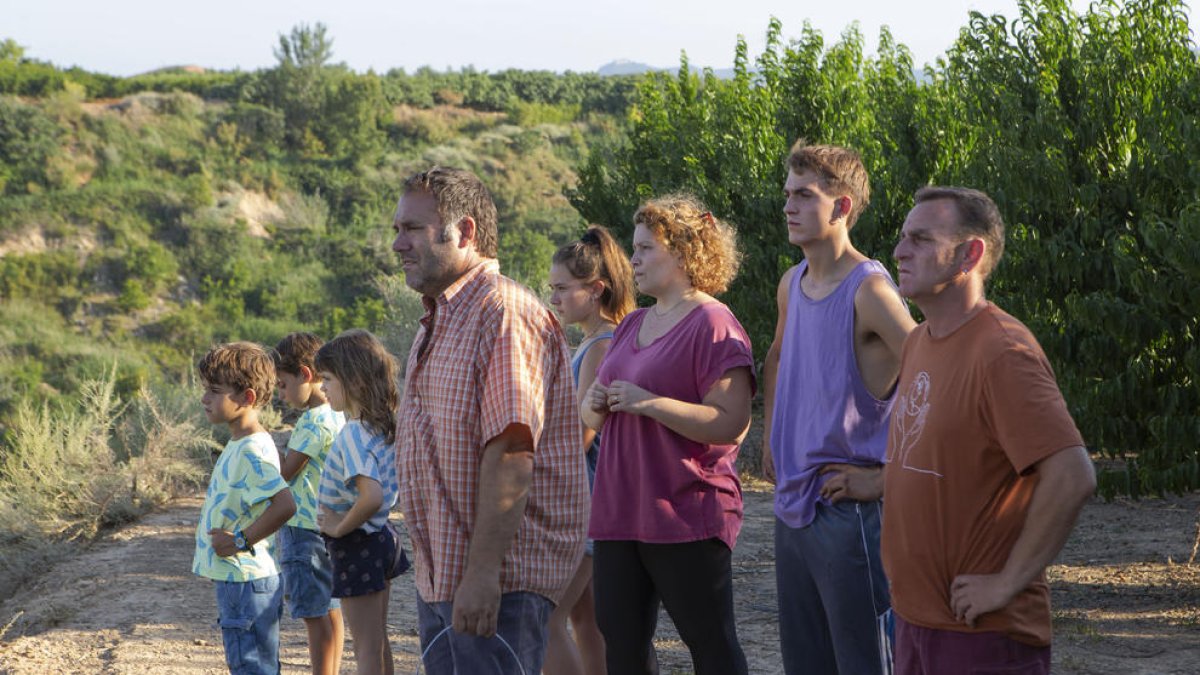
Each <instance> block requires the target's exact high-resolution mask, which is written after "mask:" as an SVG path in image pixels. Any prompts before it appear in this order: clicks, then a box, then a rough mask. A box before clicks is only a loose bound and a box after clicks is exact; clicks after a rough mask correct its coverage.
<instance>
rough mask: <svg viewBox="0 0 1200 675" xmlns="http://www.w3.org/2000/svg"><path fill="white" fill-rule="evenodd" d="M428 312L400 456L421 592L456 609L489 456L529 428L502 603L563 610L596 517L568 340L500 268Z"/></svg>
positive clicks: (433, 302) (403, 410) (409, 384)
mask: <svg viewBox="0 0 1200 675" xmlns="http://www.w3.org/2000/svg"><path fill="white" fill-rule="evenodd" d="M424 302H425V308H426V314H425V316H424V317H423V318H422V319H421V327H420V328H419V329H418V331H417V334H416V337H415V338H414V340H413V346H412V349H411V350H410V352H409V356H408V364H407V367H406V377H405V388H404V398H403V400H402V401H401V404H400V422H399V427H398V431H397V448H396V452H397V472H398V474H399V479H400V508H401V510H402V511H403V512H404V520H405V524H406V525H407V527H408V533H409V537H410V539H411V540H412V545H413V552H414V555H415V558H416V565H415V571H416V585H417V592H418V593H420V595H421V598H422V599H423V600H424V601H425V602H448V601H452V600H453V599H454V592H455V590H456V589H457V588H458V584H459V581H460V580H461V579H462V576H463V572H464V571H465V568H466V562H467V550H468V546H469V542H470V538H471V531H472V529H473V528H474V526H475V504H476V500H477V496H478V487H479V466H480V461H481V459H482V455H483V448H484V446H485V445H486V444H487V443H488V441H490V440H491V439H493V438H495V437H496V436H498V435H500V433H501V432H502V431H504V429H505V428H506V427H508V426H509V425H510V424H522V425H525V426H526V427H528V428H529V430H530V431H531V432H532V436H533V443H534V453H533V480H532V483H531V485H530V489H529V499H528V502H527V503H526V505H525V513H524V515H523V517H522V519H521V525H520V528H519V529H518V530H517V535H516V537H515V538H514V539H513V541H512V545H511V546H510V548H509V549H508V552H507V553H506V554H505V556H504V563H503V568H502V571H501V576H500V587H501V592H502V593H510V592H514V591H530V592H534V593H538V594H541V595H544V596H546V597H547V598H550V599H551V600H553V601H554V602H558V600H559V597H560V595H561V593H562V591H563V589H564V587H565V586H566V584H567V582H568V581H569V580H570V578H571V576H572V575H573V573H574V571H575V568H576V566H577V565H578V564H579V559H580V557H581V556H582V553H583V544H584V536H585V532H586V526H587V520H588V507H589V495H588V485H587V474H586V469H585V466H584V456H583V453H582V452H580V450H579V448H580V443H581V442H582V437H581V431H580V423H579V414H578V412H577V411H576V407H575V405H576V398H575V391H574V389H575V388H574V385H573V382H572V378H571V370H570V357H569V354H568V350H567V343H566V339H565V337H564V336H563V332H562V328H561V327H560V326H559V324H558V321H557V320H556V319H555V318H554V317H553V315H551V313H550V312H549V310H547V309H546V307H545V306H543V305H542V303H541V301H540V300H538V298H537V297H536V296H535V295H534V294H533V293H531V292H530V291H529V290H528V289H526V288H525V287H524V286H522V285H520V284H518V283H517V282H515V281H513V280H511V279H509V278H507V277H504V276H502V275H501V274H500V268H499V264H498V263H497V262H496V261H495V260H487V261H485V262H483V263H481V264H479V265H478V266H476V267H474V268H473V269H471V270H470V271H469V272H467V273H466V274H464V275H463V276H462V278H460V279H458V280H457V281H456V282H455V283H454V284H453V285H451V286H450V287H449V288H447V289H446V291H445V292H443V293H442V294H441V295H440V296H438V297H437V298H436V299H431V298H424Z"/></svg>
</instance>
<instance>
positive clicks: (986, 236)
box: [913, 185, 1004, 279]
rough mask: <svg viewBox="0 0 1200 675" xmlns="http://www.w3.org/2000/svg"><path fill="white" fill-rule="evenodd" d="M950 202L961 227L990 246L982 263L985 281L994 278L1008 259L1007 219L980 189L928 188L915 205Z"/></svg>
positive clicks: (920, 193)
mask: <svg viewBox="0 0 1200 675" xmlns="http://www.w3.org/2000/svg"><path fill="white" fill-rule="evenodd" d="M937 199H946V200H949V201H950V202H952V203H953V204H954V208H955V209H956V210H957V211H958V223H957V224H958V227H959V229H961V230H963V231H964V232H965V233H966V234H968V235H973V236H977V237H979V238H980V239H982V240H983V241H984V243H985V244H987V245H986V246H985V247H984V249H985V250H984V259H983V260H982V261H980V263H979V264H980V266H981V267H980V270H981V271H982V272H983V278H984V279H987V278H988V277H990V276H991V275H992V272H993V271H994V270H995V269H996V266H997V265H999V264H1000V258H1001V257H1003V256H1004V218H1002V217H1001V216H1000V209H999V207H997V206H996V202H994V201H992V198H991V197H989V196H987V194H986V193H984V192H980V191H979V190H973V189H971V188H965V187H953V186H943V185H927V186H925V187H923V188H921V189H919V190H917V194H916V195H915V197H914V198H913V200H914V203H915V204H920V203H922V202H931V201H934V200H937Z"/></svg>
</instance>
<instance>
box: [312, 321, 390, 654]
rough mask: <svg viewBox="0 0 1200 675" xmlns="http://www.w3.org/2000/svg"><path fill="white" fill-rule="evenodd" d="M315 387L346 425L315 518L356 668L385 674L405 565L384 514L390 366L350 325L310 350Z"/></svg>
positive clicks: (369, 338)
mask: <svg viewBox="0 0 1200 675" xmlns="http://www.w3.org/2000/svg"><path fill="white" fill-rule="evenodd" d="M316 366H317V374H318V376H319V377H320V378H321V389H322V390H323V391H324V393H325V397H326V398H327V399H328V401H329V404H330V405H331V406H332V407H333V409H334V410H338V411H341V412H342V413H344V414H345V415H346V418H347V422H346V426H344V427H342V430H341V432H340V433H339V434H338V436H337V438H336V439H334V441H333V447H332V448H331V449H330V451H329V458H328V459H327V460H326V462H325V470H324V472H323V473H322V475H321V488H320V500H321V506H320V512H319V514H318V516H317V522H318V524H319V526H320V529H321V533H322V534H324V535H325V545H326V548H327V549H328V551H329V557H330V559H331V561H332V563H333V597H335V598H341V600H342V608H343V611H344V613H345V617H346V623H348V624H349V626H350V635H351V636H353V638H354V656H355V660H356V661H357V666H358V672H359V673H389V674H390V673H391V672H392V671H393V665H392V650H391V646H390V644H389V643H388V637H387V606H388V596H389V593H390V591H391V579H393V578H394V577H396V576H399V575H400V574H401V573H402V572H404V570H406V569H407V568H408V559H407V558H406V557H405V555H404V550H403V549H402V548H401V547H400V539H399V536H398V534H397V532H396V529H395V528H394V527H393V526H392V525H391V523H389V522H388V511H390V510H391V508H392V505H394V504H395V503H396V496H397V494H398V493H399V488H398V485H397V482H396V453H395V448H394V447H393V446H394V445H395V442H396V418H395V416H396V407H397V405H398V402H399V398H400V397H399V393H398V391H397V387H396V365H395V361H394V360H393V359H392V356H391V354H389V353H388V352H387V350H386V349H385V348H384V346H383V344H382V343H380V342H379V340H378V339H377V338H376V337H375V336H374V335H371V334H370V333H368V332H367V331H364V330H350V331H346V332H345V333H342V334H341V335H339V336H337V337H336V338H334V339H333V340H330V341H329V342H328V343H326V344H325V345H324V346H323V347H321V349H320V350H318V351H317V357H316Z"/></svg>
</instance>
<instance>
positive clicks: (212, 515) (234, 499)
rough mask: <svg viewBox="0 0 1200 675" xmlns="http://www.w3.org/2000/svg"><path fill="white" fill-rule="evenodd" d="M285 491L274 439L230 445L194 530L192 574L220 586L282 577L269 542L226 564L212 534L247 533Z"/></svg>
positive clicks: (262, 435)
mask: <svg viewBox="0 0 1200 675" xmlns="http://www.w3.org/2000/svg"><path fill="white" fill-rule="evenodd" d="M286 489H287V483H286V482H284V480H283V476H281V475H279V451H278V450H276V449H275V442H274V441H273V440H271V434H268V433H267V432H265V431H261V432H259V433H256V434H250V435H249V436H245V437H243V438H240V439H238V440H236V441H229V443H228V444H226V445H225V449H224V450H222V451H221V456H220V457H219V458H218V459H217V463H216V465H215V466H213V473H212V478H211V479H209V481H208V493H207V495H206V496H205V498H204V506H203V507H202V508H201V510H200V523H199V524H198V525H197V526H196V554H195V555H194V556H193V557H192V572H194V573H195V574H197V575H199V576H202V577H206V578H208V579H215V580H217V581H251V580H253V579H262V578H264V577H270V576H274V575H276V574H278V573H279V568H278V567H276V566H275V560H274V558H272V557H271V554H270V553H269V552H268V550H267V548H268V544H267V542H266V541H260V542H258V543H257V544H255V545H254V549H253V550H252V551H250V552H246V551H238V552H237V554H235V555H232V556H229V557H227V558H222V557H221V556H219V555H217V554H216V551H214V550H213V547H212V540H211V538H210V537H209V535H208V531H209V530H212V529H218V530H227V531H229V532H233V531H235V530H244V529H245V528H247V527H249V526H250V524H251V523H253V522H254V521H256V520H258V518H259V516H261V515H262V514H263V511H266V510H267V506H269V505H270V502H271V498H272V497H274V496H275V494H276V493H278V492H279V491H281V490H286Z"/></svg>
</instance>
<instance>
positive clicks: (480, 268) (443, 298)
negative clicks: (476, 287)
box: [421, 258, 500, 312]
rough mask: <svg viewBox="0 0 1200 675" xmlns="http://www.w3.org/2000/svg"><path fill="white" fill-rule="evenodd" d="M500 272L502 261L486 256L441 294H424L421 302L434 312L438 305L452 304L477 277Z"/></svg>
mask: <svg viewBox="0 0 1200 675" xmlns="http://www.w3.org/2000/svg"><path fill="white" fill-rule="evenodd" d="M499 273H500V261H499V260H496V259H495V258H484V259H483V261H481V262H480V263H479V264H477V265H475V266H474V267H472V268H471V269H469V270H467V271H466V272H465V273H463V275H462V276H461V277H459V278H457V279H455V280H454V283H452V284H450V285H449V286H447V287H446V290H444V291H442V293H441V295H439V296H437V297H436V298H430V297H427V296H424V297H422V298H421V302H423V303H424V304H425V309H426V310H428V311H430V312H432V311H433V310H434V308H435V307H437V306H438V305H451V306H452V305H453V304H454V301H455V299H456V298H458V296H459V295H460V294H462V291H463V289H465V288H466V287H467V286H468V285H470V284H471V282H473V281H475V279H477V278H479V277H480V276H481V275H484V274H499Z"/></svg>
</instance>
